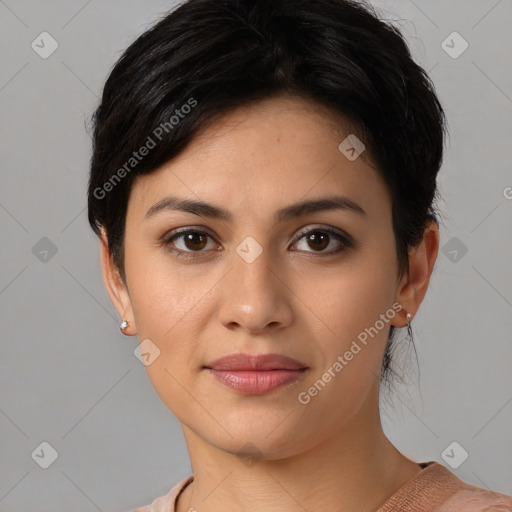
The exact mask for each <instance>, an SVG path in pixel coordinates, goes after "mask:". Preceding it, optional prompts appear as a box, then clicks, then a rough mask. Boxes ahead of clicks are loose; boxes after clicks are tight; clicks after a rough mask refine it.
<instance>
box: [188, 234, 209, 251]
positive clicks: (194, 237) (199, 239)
mask: <svg viewBox="0 0 512 512" xmlns="http://www.w3.org/2000/svg"><path fill="white" fill-rule="evenodd" d="M183 240H184V243H185V246H186V247H187V249H190V250H191V251H200V250H201V249H204V248H205V246H206V242H207V237H206V236H204V235H203V234H202V233H198V232H197V231H196V232H192V233H187V234H186V235H184V238H183Z"/></svg>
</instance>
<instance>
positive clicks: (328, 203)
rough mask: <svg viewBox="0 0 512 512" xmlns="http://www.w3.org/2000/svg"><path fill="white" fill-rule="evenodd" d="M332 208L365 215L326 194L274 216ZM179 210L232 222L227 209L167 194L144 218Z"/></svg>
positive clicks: (279, 219)
mask: <svg viewBox="0 0 512 512" xmlns="http://www.w3.org/2000/svg"><path fill="white" fill-rule="evenodd" d="M333 210H344V211H348V212H352V213H357V214H359V215H363V216H366V212H365V211H364V210H363V208H362V207H361V206H359V205H358V204H357V203H355V202H354V201H352V200H351V199H349V198H348V197H345V196H327V197H320V198H318V199H306V200H304V201H300V202H298V203H295V204H292V205H290V206H286V207H284V208H281V209H280V210H278V211H277V212H276V213H275V215H274V218H275V220H276V221H277V222H283V221H286V220H290V219H293V218H298V217H302V216H304V215H308V214H311V213H316V212H325V211H333ZM169 211H181V212H187V213H192V214H194V215H197V216H199V217H209V218H212V219H218V220H222V221H225V222H232V221H233V215H232V214H231V212H229V211H228V210H225V209H224V208H221V207H219V206H215V205H213V204H209V203H205V202H203V201H196V200H193V199H184V198H179V197H175V196H168V197H165V198H163V199H162V200H160V201H158V202H157V203H155V204H154V205H153V206H151V208H149V210H148V211H147V212H146V215H145V216H144V219H150V218H152V217H154V216H155V215H157V214H158V213H161V212H169Z"/></svg>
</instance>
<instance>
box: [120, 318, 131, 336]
mask: <svg viewBox="0 0 512 512" xmlns="http://www.w3.org/2000/svg"><path fill="white" fill-rule="evenodd" d="M128 324H129V322H128V320H123V321H122V322H121V325H120V326H119V329H121V332H122V333H123V334H124V330H125V329H126V328H127V327H128Z"/></svg>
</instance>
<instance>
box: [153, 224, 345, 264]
mask: <svg viewBox="0 0 512 512" xmlns="http://www.w3.org/2000/svg"><path fill="white" fill-rule="evenodd" d="M191 233H193V234H200V235H206V236H208V237H210V238H211V239H212V240H215V239H214V237H213V236H212V235H210V234H209V233H207V232H206V231H200V230H198V229H188V228H187V229H184V230H181V231H175V232H173V233H171V234H170V235H169V236H167V237H165V239H164V240H163V244H164V246H165V247H166V249H167V250H168V251H169V252H171V253H173V254H174V255H176V256H177V257H179V258H183V259H194V258H202V257H204V256H200V254H201V253H203V252H206V251H183V250H182V249H176V248H175V247H173V245H172V242H173V241H174V240H175V239H177V238H179V237H181V236H183V235H187V234H191ZM311 233H326V234H328V235H330V236H332V237H333V238H335V239H336V240H338V241H339V242H341V246H340V247H338V248H337V249H331V250H330V251H328V252H317V254H315V251H312V252H311V253H310V251H305V252H306V253H310V255H309V256H308V257H312V258H318V257H325V256H332V255H334V254H338V253H340V252H342V251H344V250H346V249H350V248H352V247H353V246H354V242H353V240H352V238H351V237H349V236H348V235H345V234H343V233H340V232H338V231H337V230H334V229H332V228H328V227H326V228H312V229H311V228H310V229H306V230H304V231H301V232H300V233H299V235H298V236H297V238H296V239H295V240H294V241H293V243H292V245H295V244H296V243H297V242H299V241H300V240H302V238H304V237H305V236H306V235H309V234H311Z"/></svg>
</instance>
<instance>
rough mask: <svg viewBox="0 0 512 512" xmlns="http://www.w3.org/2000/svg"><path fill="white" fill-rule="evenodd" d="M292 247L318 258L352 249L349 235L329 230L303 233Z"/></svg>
mask: <svg viewBox="0 0 512 512" xmlns="http://www.w3.org/2000/svg"><path fill="white" fill-rule="evenodd" d="M294 246H297V248H298V250H300V251H304V252H308V253H319V254H318V255H319V256H329V255H331V254H336V253H338V252H341V251H343V250H345V249H348V248H350V247H353V242H352V241H351V238H350V237H349V235H344V234H342V233H338V231H335V230H333V229H330V228H323V229H319V228H317V229H309V230H308V231H304V232H303V233H302V234H301V235H300V236H299V238H298V239H297V241H296V242H295V244H294ZM326 249H330V250H326Z"/></svg>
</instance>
